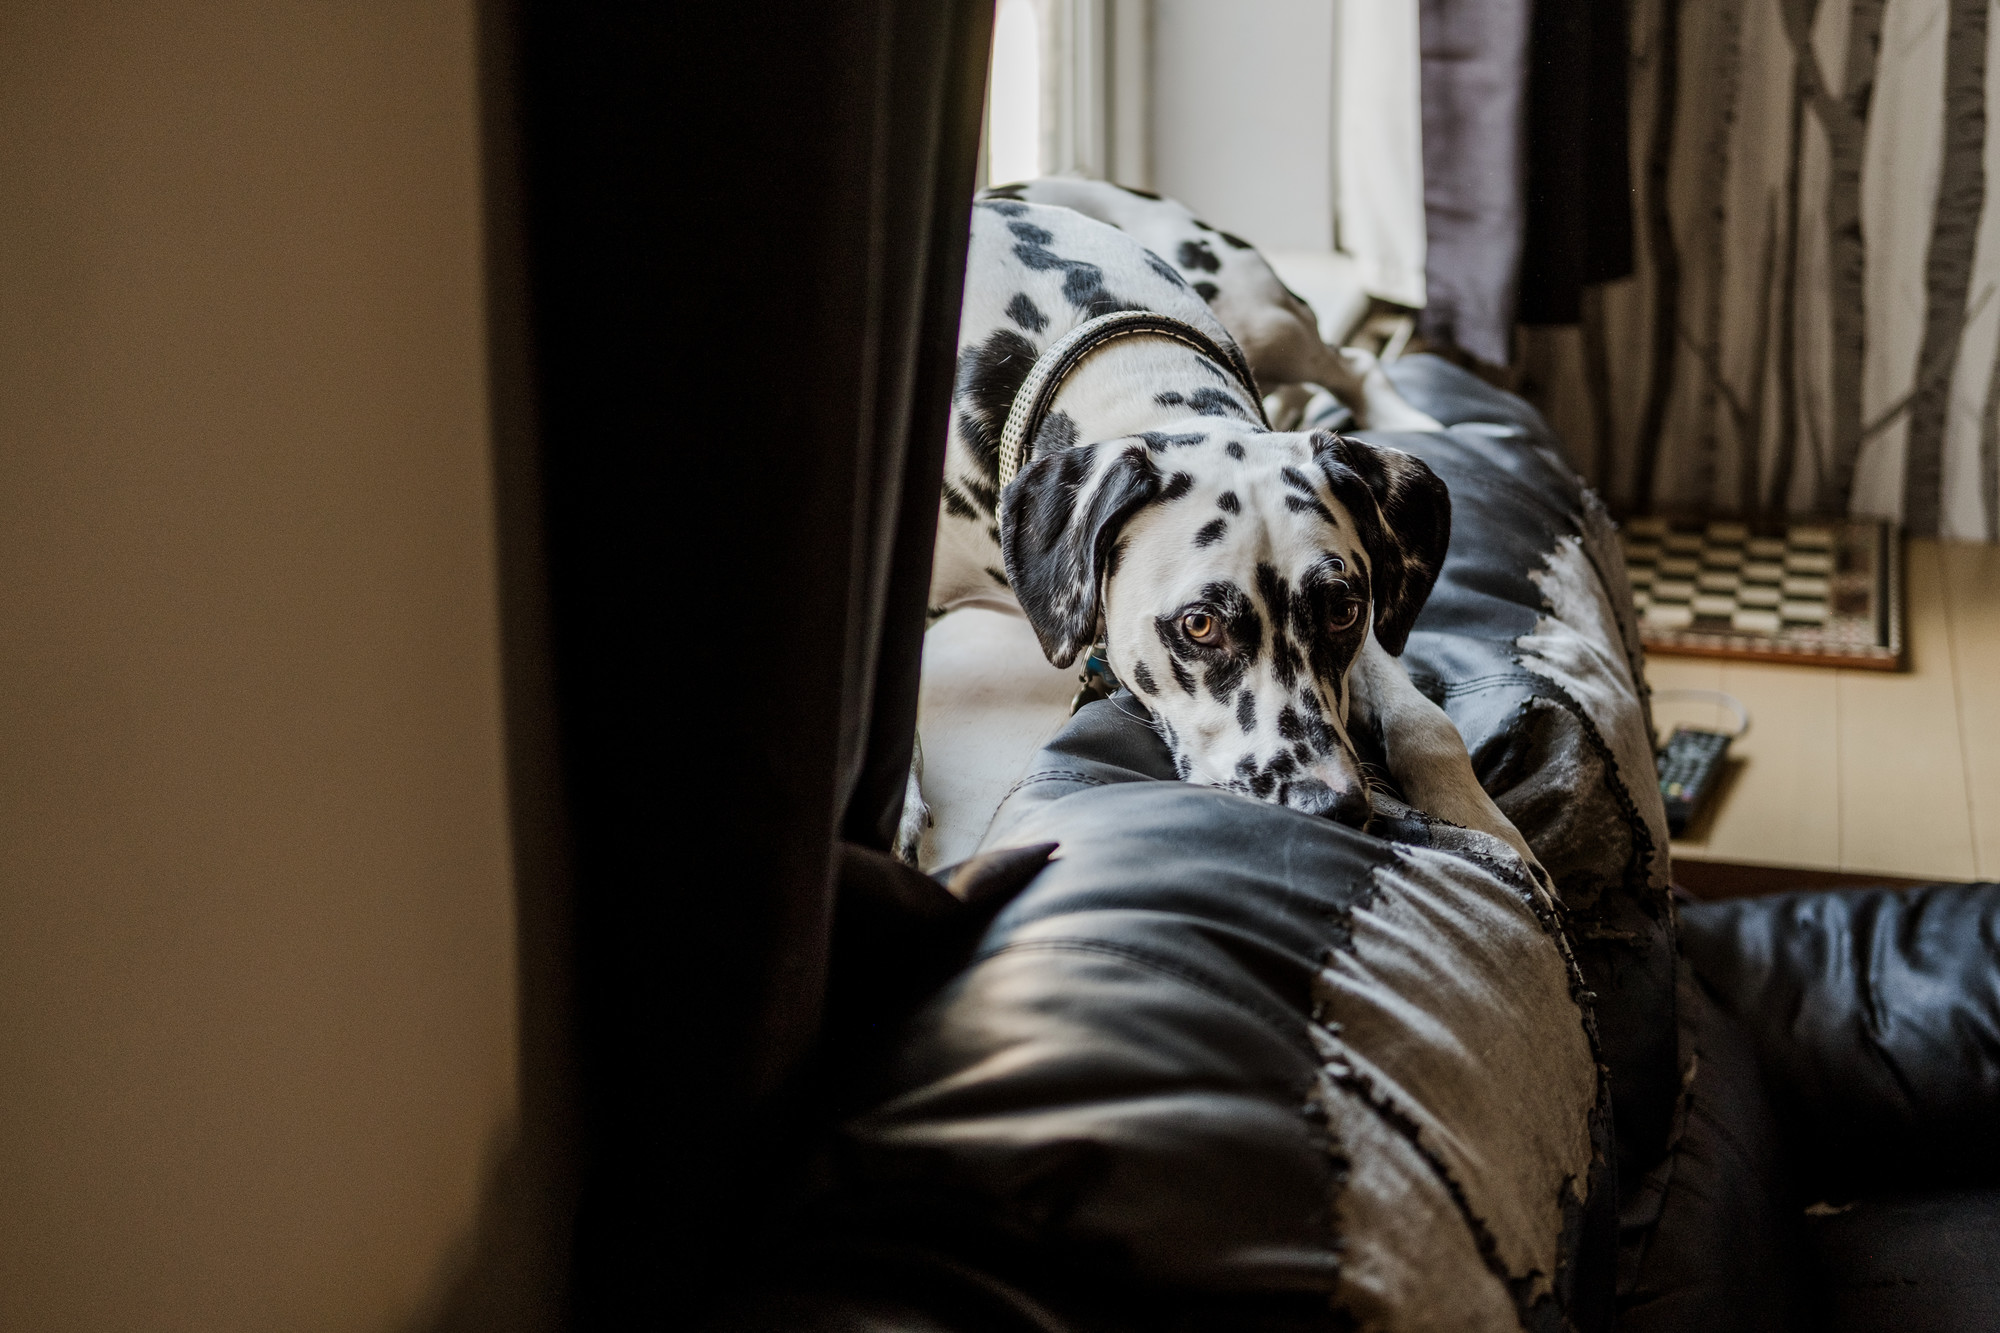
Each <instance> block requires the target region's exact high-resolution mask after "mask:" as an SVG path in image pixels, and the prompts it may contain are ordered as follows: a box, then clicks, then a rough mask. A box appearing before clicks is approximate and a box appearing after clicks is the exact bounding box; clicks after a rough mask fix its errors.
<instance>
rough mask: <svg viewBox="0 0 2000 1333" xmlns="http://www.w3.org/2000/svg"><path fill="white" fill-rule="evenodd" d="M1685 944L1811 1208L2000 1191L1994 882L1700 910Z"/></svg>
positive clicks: (1685, 923) (1997, 895)
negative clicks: (1764, 1075)
mask: <svg viewBox="0 0 2000 1333" xmlns="http://www.w3.org/2000/svg"><path fill="white" fill-rule="evenodd" d="M1682 939H1683V943H1684V947H1685V949H1686V951H1687V955H1688V959H1689V961H1690V962H1692V963H1693V965H1694V967H1695V970H1696V971H1697V972H1698V973H1699V974H1700V975H1701V977H1702V979H1703V981H1705V982H1706V983H1707V984H1708V986H1709V987H1710V988H1711V989H1713V990H1714V992H1715V994H1716V995H1717V997H1718V998H1719V999H1720V1000H1721V1002H1722V1003H1723V1004H1724V1005H1725V1006H1726V1007H1727V1008H1728V1009H1729V1010H1730V1012H1731V1013H1733V1014H1735V1015H1736V1016H1737V1017H1738V1018H1739V1019H1740V1020H1741V1021H1742V1022H1743V1023H1744V1025H1745V1026H1746V1027H1747V1028H1748V1029H1749V1031H1750V1034H1751V1039H1752V1041H1753V1042H1754V1043H1755V1045H1756V1049H1757V1055H1758V1058H1759V1060H1760V1061H1761V1062H1762V1063H1763V1066H1764V1068H1765V1069H1766V1070H1767V1071H1768V1073H1769V1075H1770V1077H1771V1081H1772V1083H1773V1085H1774V1086H1775V1087H1776V1088H1778V1089H1779V1090H1780V1094H1779V1095H1780V1099H1781V1101H1780V1104H1781V1106H1782V1109H1783V1111H1784V1122H1785V1125H1786V1128H1787V1135H1788V1138H1789V1140H1790V1142H1791V1145H1792V1148H1793V1152H1794V1155H1795V1157H1796V1158H1797V1160H1798V1162H1799V1164H1800V1172H1801V1176H1802V1188H1804V1189H1806V1190H1807V1191H1808V1192H1809V1193H1810V1194H1811V1195H1812V1197H1813V1198H1815V1199H1827V1198H1831V1199H1832V1200H1834V1201H1835V1202H1839V1201H1841V1200H1844V1199H1850V1198H1853V1197H1854V1196H1855V1195H1857V1194H1861V1193H1864V1192H1867V1191H1870V1190H1879V1189H1888V1188H1894V1189H1904V1190H1907V1189H1912V1188H1917V1187H1920V1186H1923V1185H1927V1184H1931V1185H1952V1186H1963V1185H1967V1184H1973V1183H1982V1184H1989V1185H1991V1184H2000V1135H1996V1134H1995V1133H1994V1128H1995V1126H1996V1125H2000V884H1936V885H1931V886H1928V887H1924V888H1916V889H1907V890H1894V889H1853V890H1845V891H1839V892H1826V893H1791V894H1781V895H1775V896H1772V897H1767V898H1749V899H1737V900H1733V901H1728V902H1715V903H1692V904H1689V905H1688V906H1686V907H1684V908H1683V909H1682Z"/></svg>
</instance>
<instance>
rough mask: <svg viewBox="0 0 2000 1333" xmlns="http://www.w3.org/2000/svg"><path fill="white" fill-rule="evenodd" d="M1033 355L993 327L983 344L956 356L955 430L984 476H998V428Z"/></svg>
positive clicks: (1031, 348) (1022, 342)
mask: <svg viewBox="0 0 2000 1333" xmlns="http://www.w3.org/2000/svg"><path fill="white" fill-rule="evenodd" d="M1035 356H1036V352H1035V345H1034V344H1033V343H1031V342H1029V341H1028V340H1027V339H1026V338H1023V337H1022V336H1021V335H1020V334H1018V333H1016V332H1014V330H1012V329H996V330H994V332H993V334H992V336H991V337H989V338H987V339H986V341H985V342H981V343H974V344H972V346H970V347H967V348H966V349H965V350H964V351H963V352H961V353H959V356H958V383H957V386H956V388H955V390H954V392H955V394H956V396H957V399H958V404H959V413H958V422H959V430H960V431H961V432H962V433H963V434H964V436H965V441H966V443H967V444H968V445H969V446H971V449H972V454H973V457H975V458H977V459H978V460H979V468H980V471H982V472H984V473H986V474H987V475H988V476H997V475H998V469H999V459H1000V430H1001V428H1002V427H1003V426H1005V425H1006V424H1007V410H1008V409H1009V408H1011V407H1012V406H1013V405H1014V395H1015V394H1017V393H1019V392H1020V390H1021V381H1022V380H1024V379H1026V378H1027V377H1028V371H1029V370H1030V369H1032V368H1033V367H1034V364H1035Z"/></svg>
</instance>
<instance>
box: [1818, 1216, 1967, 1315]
mask: <svg viewBox="0 0 2000 1333" xmlns="http://www.w3.org/2000/svg"><path fill="white" fill-rule="evenodd" d="M1814 1213H1815V1215H1813V1216H1809V1217H1808V1218H1807V1219H1806V1231H1807V1235H1808V1236H1809V1238H1810V1241H1809V1244H1810V1249H1811V1264H1810V1267H1809V1268H1808V1270H1807V1271H1808V1274H1809V1282H1810V1285H1811V1289H1812V1291H1813V1292H1814V1293H1815V1296H1816V1308H1814V1309H1813V1311H1812V1322H1811V1324H1810V1327H1812V1328H1813V1329H1815V1330H1823V1331H1824V1333H1877V1330H1884V1329H1894V1330H1895V1333H1974V1331H1975V1330H1978V1331H1979V1333H1986V1330H1990V1329H1995V1328H2000V1191H1995V1190H1991V1189H1986V1190H1944V1191H1939V1192H1938V1193H1935V1194H1923V1195H1896V1196H1891V1197H1886V1198H1875V1199H1862V1200H1860V1201H1859V1202H1857V1203H1853V1204H1851V1205H1848V1206H1844V1207H1839V1208H1838V1209H1837V1210H1826V1209H1815V1210H1814Z"/></svg>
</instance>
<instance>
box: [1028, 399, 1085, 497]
mask: <svg viewBox="0 0 2000 1333" xmlns="http://www.w3.org/2000/svg"><path fill="white" fill-rule="evenodd" d="M1075 443H1076V418H1074V417H1072V416H1071V415H1070V414H1069V413H1067V412H1051V413H1049V415H1048V416H1046V417H1044V418H1043V419H1042V425H1041V428H1040V429H1039V430H1037V431H1036V432H1035V448H1034V452H1035V453H1036V455H1038V456H1039V455H1042V454H1055V453H1061V452H1063V451H1064V450H1066V449H1067V450H1070V451H1071V453H1072V454H1073V455H1074V456H1075V457H1078V458H1080V459H1082V460H1083V461H1082V466H1083V469H1084V470H1083V471H1082V472H1080V473H1074V474H1073V473H1072V472H1071V471H1070V463H1069V459H1068V458H1067V457H1065V458H1064V460H1063V474H1062V475H1063V482H1064V484H1065V485H1070V486H1074V485H1076V484H1078V483H1079V482H1081V481H1082V480H1083V478H1084V477H1085V476H1086V475H1088V473H1089V470H1090V459H1091V451H1090V450H1088V449H1071V446H1072V445H1074V444H1075Z"/></svg>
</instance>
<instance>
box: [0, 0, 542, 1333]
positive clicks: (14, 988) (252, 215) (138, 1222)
mask: <svg viewBox="0 0 2000 1333" xmlns="http://www.w3.org/2000/svg"><path fill="white" fill-rule="evenodd" d="M478 188H479V181H478V162H477V151H476V123H475V88H474V53H473V31H472V15H471V9H470V5H469V4H467V3H463V2H460V3H453V2H452V0H378V2H376V3H359V2H358V0H342V2H341V3H323V4H306V3H253V2H252V0H239V2H236V3H231V2H229V0H214V2H213V3H201V2H200V0H153V2H152V3H146V4H130V3H110V2H108V0H99V2H98V3H84V2H82V0H43V2H41V3H27V2H23V3H15V4H9V5H5V6H4V7H0V1329H4V1330H6V1331H7V1333H13V1331H14V1330H22V1331H23V1333H27V1331H30V1330H32V1333H59V1331H60V1330H71V1329H91V1330H100V1329H101V1330H145V1331H147V1333H152V1331H155V1330H177V1329H190V1330H192V1329H202V1330H233V1329H245V1330H249V1329H257V1330H274V1329H294V1328H297V1329H307V1328H310V1329H370V1330H374V1329H391V1328H410V1327H418V1326H421V1324H422V1323H423V1322H424V1321H425V1319H426V1318H427V1316H426V1315H425V1313H424V1312H425V1310H426V1308H427V1305H430V1304H434V1303H435V1302H436V1301H437V1300H438V1299H439V1293H441V1292H442V1291H443V1290H444V1289H445V1288H446V1287H447V1286H448V1285H449V1284H450V1283H451V1281H452V1280H453V1278H454V1265H455V1264H458V1263H460V1262H462V1260H463V1255H464V1253H465V1248H466V1246H467V1244H468V1233H469V1231H470V1230H471V1228H472V1227H473V1224H474V1215H475V1212H476V1210H477V1208H478V1206H479V1198H480V1192H481V1188H482V1184H483V1181H484V1179H485V1175H486V1172H487V1170H488V1166H489V1163H490V1162H491V1160H492V1159H493V1157H494V1155H495V1154H497V1153H499V1152H501V1151H502V1150H504V1148H505V1146H506V1135H507V1132H508V1128H509V1126H510V1124H511V1118H512V1111H513V1103H514V1009H513V1006H514V982H513V962H512V951H513V936H512V928H513V927H512V909H511V905H510V901H511V900H510V888H509V865H508V853H507V844H506V829H505V823H504V816H505V808H504V801H503V787H502V781H503V774H502V755H501V736H500V706H499V684H498V667H497V654H496V637H497V632H496V628H495V593H494V586H493V551H492V543H493V538H492V533H491V531H490V528H491V498H490V494H489V491H490V484H489V476H488V458H487V432H486V409H485V398H484V394H485V373H484V368H483V355H484V352H483V335H482V330H481V295H480V281H481V279H480V271H481V267H480V266H481V259H480V240H479V237H480V230H479V200H478Z"/></svg>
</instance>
